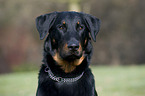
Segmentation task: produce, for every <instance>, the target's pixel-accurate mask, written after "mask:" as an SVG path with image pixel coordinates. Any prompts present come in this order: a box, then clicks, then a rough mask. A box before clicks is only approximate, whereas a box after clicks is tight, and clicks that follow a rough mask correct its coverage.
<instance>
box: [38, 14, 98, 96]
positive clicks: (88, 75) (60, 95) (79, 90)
mask: <svg viewBox="0 0 145 96" xmlns="http://www.w3.org/2000/svg"><path fill="white" fill-rule="evenodd" d="M36 26H37V30H38V32H39V34H40V39H41V40H42V39H44V38H45V37H46V35H47V34H48V36H47V37H46V40H45V42H44V56H43V64H42V66H41V69H40V73H39V81H38V89H37V93H36V96H98V95H97V92H96V90H95V82H94V76H93V74H92V72H91V70H90V69H89V67H88V66H89V63H90V59H91V55H92V44H91V38H92V39H93V40H94V41H96V35H97V33H98V32H99V29H100V20H99V19H97V18H96V17H94V16H91V15H89V14H85V13H78V12H53V13H49V14H45V15H41V16H39V17H37V19H36ZM89 34H90V35H89ZM90 36H91V38H90ZM69 45H70V46H69ZM65 46H67V47H65ZM78 48H80V49H78ZM78 50H80V51H78ZM56 53H58V54H59V56H60V58H61V60H63V61H66V62H74V61H75V60H79V59H80V58H81V57H82V56H83V57H84V59H83V61H82V62H81V63H80V64H79V65H77V66H75V67H72V68H74V69H72V70H71V71H68V72H67V71H65V69H62V66H61V65H59V64H58V62H57V61H56V60H55V59H54V56H55V55H56ZM46 67H49V68H50V69H51V71H52V73H53V74H54V75H55V76H58V77H62V78H74V77H77V76H79V75H80V74H82V72H84V74H83V76H82V77H81V78H80V79H79V80H77V81H75V82H57V81H54V80H52V79H51V78H50V77H49V76H48V73H47V72H45V68H46Z"/></svg>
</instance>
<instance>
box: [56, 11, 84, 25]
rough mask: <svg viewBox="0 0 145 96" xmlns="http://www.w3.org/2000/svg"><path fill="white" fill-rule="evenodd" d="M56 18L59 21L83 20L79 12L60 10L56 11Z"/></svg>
mask: <svg viewBox="0 0 145 96" xmlns="http://www.w3.org/2000/svg"><path fill="white" fill-rule="evenodd" d="M57 17H58V18H57V20H58V21H59V22H63V21H65V22H66V23H70V22H78V21H80V22H81V21H82V20H83V16H82V14H81V13H77V12H60V13H58V16H57Z"/></svg>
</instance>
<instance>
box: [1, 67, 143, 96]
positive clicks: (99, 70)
mask: <svg viewBox="0 0 145 96" xmlns="http://www.w3.org/2000/svg"><path fill="white" fill-rule="evenodd" d="M91 68H92V71H93V73H94V75H95V80H96V89H97V92H98V94H99V96H145V66H126V67H122V66H117V67H112V66H109V67H105V66H104V67H102V66H96V67H94V66H93V67H91ZM37 74H38V72H37V71H35V72H23V73H11V74H5V75H0V96H35V93H36V89H37V77H38V76H37Z"/></svg>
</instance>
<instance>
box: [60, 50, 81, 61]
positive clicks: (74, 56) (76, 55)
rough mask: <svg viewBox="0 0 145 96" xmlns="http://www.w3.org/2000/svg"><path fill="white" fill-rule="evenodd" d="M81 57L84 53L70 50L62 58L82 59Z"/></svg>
mask: <svg viewBox="0 0 145 96" xmlns="http://www.w3.org/2000/svg"><path fill="white" fill-rule="evenodd" d="M81 57H82V53H80V54H78V53H72V52H69V53H67V54H65V55H63V56H62V59H63V60H66V61H75V60H76V59H80V58H81Z"/></svg>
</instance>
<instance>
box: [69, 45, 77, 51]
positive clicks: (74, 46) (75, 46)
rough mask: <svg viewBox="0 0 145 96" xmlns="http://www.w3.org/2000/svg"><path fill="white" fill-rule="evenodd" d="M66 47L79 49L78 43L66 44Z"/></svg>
mask: <svg viewBox="0 0 145 96" xmlns="http://www.w3.org/2000/svg"><path fill="white" fill-rule="evenodd" d="M67 47H68V49H69V50H70V51H77V50H78V49H79V44H68V46H67Z"/></svg>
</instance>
